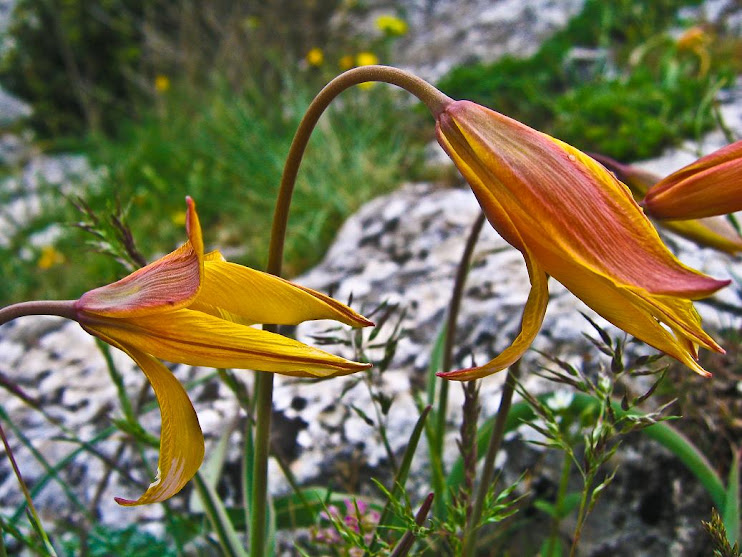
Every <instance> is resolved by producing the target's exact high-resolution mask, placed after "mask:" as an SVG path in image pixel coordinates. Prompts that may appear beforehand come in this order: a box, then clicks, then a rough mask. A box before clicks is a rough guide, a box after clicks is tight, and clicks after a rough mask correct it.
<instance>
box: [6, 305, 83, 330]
mask: <svg viewBox="0 0 742 557" xmlns="http://www.w3.org/2000/svg"><path fill="white" fill-rule="evenodd" d="M74 304H75V300H59V301H54V300H50V301H33V302H20V303H18V304H12V305H9V306H5V307H4V308H2V309H0V325H3V324H5V323H7V322H8V321H12V320H13V319H17V318H18V317H24V316H26V315H57V316H59V317H65V318H67V319H72V320H73V321H74V320H76V317H77V312H76V311H75V307H74Z"/></svg>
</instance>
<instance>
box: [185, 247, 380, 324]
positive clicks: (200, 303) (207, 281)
mask: <svg viewBox="0 0 742 557" xmlns="http://www.w3.org/2000/svg"><path fill="white" fill-rule="evenodd" d="M188 309H191V310H196V311H203V312H205V313H209V314H211V315H215V316H217V317H222V318H227V319H231V320H237V321H239V322H242V323H246V324H249V323H272V324H276V325H296V324H298V323H301V322H303V321H308V320H312V319H334V320H336V321H340V322H341V323H345V324H347V325H351V326H353V327H366V326H369V325H373V323H372V322H371V321H369V320H368V319H366V318H365V317H363V316H362V315H359V314H358V313H356V312H355V311H353V310H352V309H350V308H349V307H348V306H346V305H345V304H341V303H340V302H338V301H336V300H333V299H332V298H330V297H329V296H325V295H324V294H321V293H319V292H316V291H314V290H311V289H309V288H305V287H303V286H299V285H297V284H293V283H291V282H289V281H287V280H284V279H282V278H279V277H276V276H273V275H270V274H268V273H262V272H260V271H255V270H254V269H249V268H247V267H243V266H242V265H237V264H236V263H228V262H226V261H218V260H207V261H206V262H205V264H204V281H203V285H202V287H201V290H200V292H199V293H198V296H197V297H196V299H195V300H194V302H193V303H192V304H191V305H190V306H189V307H188Z"/></svg>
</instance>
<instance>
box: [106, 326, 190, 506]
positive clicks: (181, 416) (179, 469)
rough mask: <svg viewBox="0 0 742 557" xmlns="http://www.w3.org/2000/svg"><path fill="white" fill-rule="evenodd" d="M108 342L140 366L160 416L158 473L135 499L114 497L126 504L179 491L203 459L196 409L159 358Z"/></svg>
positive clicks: (162, 499) (167, 497)
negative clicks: (155, 398)
mask: <svg viewBox="0 0 742 557" xmlns="http://www.w3.org/2000/svg"><path fill="white" fill-rule="evenodd" d="M103 340H105V341H106V342H108V343H109V344H111V345H113V346H116V347H118V348H120V349H121V350H123V351H124V352H126V353H127V354H128V355H129V356H130V357H131V358H132V359H133V360H134V361H135V362H136V363H137V365H138V366H139V367H140V368H142V371H144V374H145V375H146V376H147V379H148V380H149V382H150V384H151V385H152V388H153V389H154V391H155V395H156V396H157V403H158V404H159V405H160V413H161V416H162V428H161V431H160V457H159V461H158V464H157V477H156V478H155V481H154V482H153V483H151V484H150V486H149V487H148V488H147V491H145V492H144V494H143V495H142V496H141V497H139V498H138V499H136V500H131V499H123V498H121V497H116V502H117V503H118V504H119V505H123V506H126V507H130V506H134V505H146V504H148V503H158V502H160V501H164V500H165V499H169V498H170V497H172V496H173V495H175V494H176V493H178V492H179V491H180V490H181V489H183V486H185V484H186V483H188V482H189V481H190V479H191V478H192V477H193V476H194V475H195V474H196V472H197V471H198V468H199V467H200V466H201V462H203V459H204V436H203V433H202V432H201V426H200V425H199V423H198V417H197V416H196V411H195V410H194V409H193V404H191V400H190V399H189V398H188V393H186V391H185V389H184V388H183V386H182V385H181V384H180V382H179V381H178V380H177V379H176V378H175V376H174V375H173V374H172V373H171V372H170V370H169V369H167V368H166V367H165V366H164V365H162V363H161V362H159V361H158V360H156V359H155V358H153V357H152V356H150V355H148V354H145V353H144V352H141V351H140V350H138V349H136V348H134V347H133V346H126V345H122V344H121V343H119V342H116V341H115V340H113V339H111V338H103Z"/></svg>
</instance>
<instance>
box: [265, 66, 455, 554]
mask: <svg viewBox="0 0 742 557" xmlns="http://www.w3.org/2000/svg"><path fill="white" fill-rule="evenodd" d="M369 81H380V82H383V83H390V84H392V85H396V86H398V87H401V88H402V89H405V90H406V91H409V92H410V93H412V94H413V95H415V96H416V97H417V98H419V99H420V100H421V101H422V102H423V103H425V105H426V106H427V107H428V109H429V110H430V112H431V113H432V114H433V116H437V115H438V114H440V113H441V112H442V111H443V109H444V108H445V107H446V105H447V104H448V103H450V102H452V99H450V98H449V97H447V96H446V95H444V94H443V93H441V92H440V91H438V89H436V88H435V87H433V86H432V85H430V84H429V83H427V82H426V81H424V80H423V79H420V78H419V77H417V76H415V75H412V74H410V73H408V72H406V71H404V70H400V69H398V68H392V67H389V66H362V67H360V68H354V69H352V70H349V71H347V72H345V73H343V74H341V75H339V76H338V77H336V78H335V79H333V80H332V81H331V82H330V83H328V84H327V85H326V86H325V87H324V89H322V91H320V92H319V94H318V95H317V96H316V97H315V98H314V100H313V101H312V103H311V104H310V105H309V108H308V109H307V112H306V114H305V115H304V118H302V121H301V123H300V124H299V128H298V129H297V131H296V134H295V135H294V139H293V141H292V142H291V147H290V148H289V154H288V156H287V158H286V164H285V165H284V168H283V175H282V176H281V185H280V188H279V191H278V199H277V200H276V209H275V212H274V214H273V225H272V227H271V241H270V247H269V250H270V251H269V253H268V265H267V268H266V270H267V271H268V272H269V273H271V274H274V275H277V276H280V275H281V270H282V267H283V249H284V242H285V239H286V228H287V226H288V217H289V209H290V207H291V197H292V195H293V193H294V185H295V183H296V176H297V174H298V172H299V166H300V164H301V160H302V158H303V156H304V151H305V150H306V147H307V143H308V142H309V138H310V136H311V135H312V131H313V130H314V127H315V126H316V125H317V122H318V121H319V118H320V116H322V114H323V113H324V111H325V110H326V109H327V107H328V106H329V105H330V103H331V102H332V101H333V99H335V97H337V96H338V95H339V94H340V93H342V92H343V91H345V90H346V89H348V88H349V87H352V86H354V85H358V84H360V83H366V82H369ZM265 328H266V329H267V330H271V331H276V330H277V327H274V326H266V327H265ZM255 400H256V421H255V455H254V467H253V477H252V485H253V490H252V502H251V505H250V555H251V556H252V557H264V554H265V541H266V540H265V532H266V502H267V484H268V452H269V439H270V424H271V412H272V409H273V374H271V373H258V374H257V375H256V377H255Z"/></svg>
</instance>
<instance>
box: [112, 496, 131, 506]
mask: <svg viewBox="0 0 742 557" xmlns="http://www.w3.org/2000/svg"><path fill="white" fill-rule="evenodd" d="M113 500H114V501H116V502H117V503H118V504H119V505H121V506H122V507H134V506H136V505H137V502H136V501H133V500H132V499H124V498H123V497H114V498H113Z"/></svg>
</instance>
